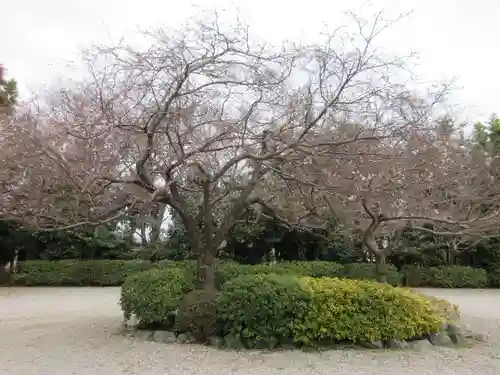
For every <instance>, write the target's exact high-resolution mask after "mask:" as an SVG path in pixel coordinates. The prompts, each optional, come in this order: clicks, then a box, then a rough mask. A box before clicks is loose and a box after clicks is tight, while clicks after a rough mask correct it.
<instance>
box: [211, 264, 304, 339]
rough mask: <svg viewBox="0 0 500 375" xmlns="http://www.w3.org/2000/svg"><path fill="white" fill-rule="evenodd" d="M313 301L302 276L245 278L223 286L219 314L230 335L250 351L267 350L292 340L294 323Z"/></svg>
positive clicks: (248, 276)
mask: <svg viewBox="0 0 500 375" xmlns="http://www.w3.org/2000/svg"><path fill="white" fill-rule="evenodd" d="M309 302H310V295H309V293H308V292H307V290H306V289H305V288H303V287H302V285H301V281H300V278H299V276H296V275H293V274H288V275H277V274H272V273H271V274H254V275H242V276H238V277H236V278H234V279H232V280H229V281H228V282H226V283H225V284H224V285H223V288H222V290H221V294H220V297H219V300H218V311H219V314H220V318H221V319H222V320H223V321H225V322H226V323H227V326H226V328H227V332H225V333H226V334H229V335H234V336H238V337H240V338H241V339H242V340H243V341H244V342H245V344H246V346H247V347H249V348H254V347H262V346H264V347H266V346H272V345H273V343H276V342H279V341H282V340H286V339H289V338H291V337H292V331H293V322H294V321H296V320H301V319H302V318H301V316H300V315H301V314H304V313H305V312H306V310H307V306H308V304H309ZM262 342H264V345H262Z"/></svg>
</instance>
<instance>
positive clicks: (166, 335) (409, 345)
mask: <svg viewBox="0 0 500 375" xmlns="http://www.w3.org/2000/svg"><path fill="white" fill-rule="evenodd" d="M124 329H125V333H126V335H127V336H129V337H134V338H135V339H138V340H143V341H152V342H157V343H165V344H191V343H194V342H195V341H196V340H195V339H194V338H193V337H192V335H190V334H189V333H181V334H176V333H175V332H172V331H165V330H148V329H137V327H136V326H130V325H128V324H125V325H124ZM484 341H486V337H485V336H484V335H481V334H475V333H473V332H471V331H470V330H469V329H467V328H465V327H460V326H458V325H455V324H445V325H444V326H443V329H442V330H441V331H440V332H437V333H431V334H429V335H426V336H423V337H418V338H413V339H410V340H407V341H402V340H389V341H386V342H382V341H369V342H361V343H356V344H353V343H332V344H325V345H319V347H320V348H324V349H411V350H424V349H426V348H432V347H433V346H440V347H448V348H461V347H470V346H472V345H473V344H475V343H478V342H484ZM207 344H208V345H210V346H214V347H218V348H227V349H233V350H241V349H245V346H244V344H243V343H242V341H241V340H240V339H239V338H238V337H232V336H226V337H217V336H214V337H211V338H210V339H209V342H208V343H207ZM279 348H281V349H295V347H294V346H293V345H281V346H280V347H279ZM262 349H266V348H264V347H263V348H262Z"/></svg>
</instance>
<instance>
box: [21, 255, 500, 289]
mask: <svg viewBox="0 0 500 375" xmlns="http://www.w3.org/2000/svg"><path fill="white" fill-rule="evenodd" d="M171 267H175V268H187V269H189V270H190V272H191V271H193V272H194V269H195V267H196V262H195V261H181V262H176V261H161V262H159V263H150V262H147V261H139V260H85V261H79V260H61V261H27V262H23V263H22V264H21V267H20V273H16V274H14V276H13V282H14V284H15V285H26V286H37V285H38V286H58V285H60V286H119V285H122V284H123V282H124V281H125V279H126V277H127V276H128V275H132V274H136V273H138V272H141V271H146V270H149V269H153V268H171ZM259 273H275V274H287V273H294V274H296V275H300V276H312V277H322V276H328V277H346V278H350V279H361V280H376V278H377V277H376V271H375V265H374V264H373V263H352V264H346V265H341V264H338V263H335V262H327V261H310V262H278V263H275V264H259V265H255V266H250V265H244V264H238V263H235V262H222V263H219V264H218V265H217V267H216V284H217V287H218V288H221V287H222V285H224V284H225V283H226V282H227V281H229V280H231V279H233V278H235V277H236V276H239V275H248V274H259ZM403 274H404V279H405V284H406V285H407V286H411V287H425V286H426V287H440V288H481V287H485V286H487V285H489V286H493V287H495V286H500V281H499V280H500V276H499V275H500V271H499V270H492V271H490V272H489V273H486V271H485V270H483V269H476V268H470V267H460V266H454V267H443V268H423V267H417V266H406V267H405V268H404V269H403V270H402V272H398V271H397V269H396V268H395V267H394V266H392V265H389V266H388V270H387V281H388V283H389V284H391V285H395V286H397V285H401V281H402V279H403V277H402V275H403Z"/></svg>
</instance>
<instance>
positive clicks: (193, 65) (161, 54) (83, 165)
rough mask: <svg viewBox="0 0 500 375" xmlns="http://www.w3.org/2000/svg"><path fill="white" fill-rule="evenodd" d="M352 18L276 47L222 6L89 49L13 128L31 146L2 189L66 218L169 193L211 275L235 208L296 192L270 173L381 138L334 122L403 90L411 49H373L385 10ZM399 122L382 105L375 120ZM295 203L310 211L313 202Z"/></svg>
mask: <svg viewBox="0 0 500 375" xmlns="http://www.w3.org/2000/svg"><path fill="white" fill-rule="evenodd" d="M354 20H355V22H354V25H355V27H356V28H357V32H355V33H351V32H350V31H349V29H345V30H344V29H338V30H335V31H334V32H333V33H331V34H329V35H326V36H325V41H324V43H323V44H318V45H307V46H283V47H281V48H275V47H272V46H269V45H267V44H265V43H259V42H257V41H256V40H254V39H252V38H251V37H250V34H249V31H248V29H247V28H246V27H244V26H243V25H241V24H239V23H238V24H236V25H234V27H233V28H232V31H231V32H226V31H225V29H224V28H223V27H221V26H220V24H219V23H218V21H217V19H216V18H215V19H214V20H213V21H212V22H209V23H207V22H205V23H192V24H190V25H188V26H186V28H185V29H183V30H181V31H179V32H172V31H166V30H159V31H156V32H152V33H148V34H146V37H147V38H148V40H150V41H151V44H150V46H149V47H148V48H146V49H142V50H141V49H135V48H132V47H131V46H126V45H119V46H117V47H110V48H108V47H99V48H96V49H95V50H93V51H90V52H88V53H87V54H86V61H87V62H88V67H89V72H90V79H89V80H88V81H86V82H83V83H82V84H81V85H80V86H78V87H75V88H73V89H72V90H65V91H61V92H60V93H58V94H57V95H55V97H54V100H53V102H52V103H51V105H50V106H49V108H44V109H43V111H41V114H38V115H37V116H36V118H35V119H36V121H35V120H34V119H30V121H28V122H29V123H30V124H31V125H32V126H31V127H28V128H26V127H25V126H24V125H21V124H22V123H21V122H19V124H18V125H16V127H15V129H14V130H13V131H12V140H13V142H11V143H10V144H11V145H13V143H16V142H17V143H16V144H17V145H18V147H20V149H18V150H16V149H15V147H14V146H11V147H14V150H11V149H9V151H8V153H9V157H10V159H9V160H10V163H9V164H10V165H11V168H12V171H13V172H12V173H13V174H12V176H11V180H12V179H14V180H17V181H18V183H17V185H16V186H15V187H13V188H11V189H10V191H8V192H3V193H2V194H4V196H8V197H9V198H8V199H9V200H10V202H12V204H11V205H9V207H8V211H10V213H11V214H12V215H17V216H18V217H19V216H24V219H26V218H28V219H32V220H31V221H32V222H34V223H35V224H36V226H38V227H44V228H47V227H48V228H52V229H60V228H74V227H77V226H82V225H96V224H98V223H102V222H103V221H105V220H110V219H114V218H116V217H117V216H118V215H120V214H124V213H126V212H127V210H131V209H132V207H138V206H139V207H145V209H149V208H148V207H150V206H151V204H158V203H160V204H165V205H167V206H169V207H170V208H171V209H173V210H174V211H175V212H176V213H177V214H178V215H179V217H180V218H181V220H182V223H183V225H184V226H185V228H186V230H187V233H188V236H189V238H190V241H191V245H192V248H193V249H194V250H195V252H196V253H197V254H198V262H199V266H200V267H199V271H200V272H199V280H200V281H201V282H203V283H204V285H205V286H206V287H213V286H214V272H213V265H214V259H215V257H216V254H217V251H218V249H219V248H220V247H221V246H222V245H223V243H224V241H225V239H226V238H227V235H228V233H229V232H230V231H231V229H232V228H233V226H234V225H235V224H236V223H237V222H238V220H240V219H241V218H242V217H243V216H244V215H245V212H246V211H247V210H248V209H249V208H250V207H260V211H262V212H263V211H267V210H269V209H272V210H274V209H275V208H276V207H280V206H281V205H283V202H285V201H286V199H287V196H286V194H283V191H278V190H279V189H278V190H273V189H272V188H271V189H270V188H269V185H268V184H266V181H267V180H268V179H272V178H273V176H275V175H276V173H278V174H280V175H283V173H285V172H286V171H285V170H284V168H283V166H285V165H288V164H289V163H295V164H297V160H298V159H299V158H302V157H303V156H304V155H306V154H308V155H314V153H315V152H316V151H320V150H322V151H321V152H324V151H325V150H326V149H332V148H335V147H349V145H351V144H353V145H354V144H364V142H368V141H370V140H374V139H378V137H379V134H376V133H372V134H369V132H365V131H364V130H363V129H362V128H359V127H356V126H354V127H352V128H349V127H348V128H347V130H348V131H342V132H341V131H339V130H338V126H337V124H338V123H339V122H341V123H343V124H344V125H346V126H347V125H349V124H348V123H347V122H345V121H344V122H343V121H342V119H343V118H345V117H346V116H347V117H353V114H357V117H361V116H363V113H365V112H366V111H367V108H370V107H371V106H373V105H376V103H377V102H378V101H380V100H382V99H383V102H384V103H385V104H386V105H387V108H389V105H388V104H389V103H395V102H398V101H399V100H401V98H402V95H403V93H405V92H406V90H405V89H404V88H403V87H402V86H401V85H398V84H396V83H394V82H392V77H398V74H399V73H398V72H400V73H403V69H402V68H403V66H404V62H405V59H403V58H395V59H390V58H388V57H386V56H384V55H383V54H382V53H379V52H378V51H377V50H376V49H375V48H374V40H375V39H376V37H377V36H378V35H379V34H380V33H381V32H382V31H383V30H384V29H385V28H386V27H387V26H388V25H389V24H388V23H386V22H384V21H383V20H382V18H381V15H379V16H378V17H376V19H375V20H374V21H373V22H372V23H369V24H368V23H363V22H361V21H360V20H358V19H356V18H355V19H354ZM396 107H397V106H396ZM391 112H394V110H391ZM354 117H356V116H354ZM393 122H394V121H393V120H392V119H391V116H389V117H388V119H386V118H385V117H380V118H378V119H377V120H376V121H375V123H374V124H373V129H375V128H385V129H388V128H389V127H391V126H392V124H393ZM35 125H36V126H35ZM396 125H397V126H396ZM399 125H400V124H394V126H393V131H396V130H397V128H398V126H399ZM31 129H34V130H31ZM327 131H330V132H331V133H330V134H331V137H330V138H329V139H327V140H325V139H324V138H321V142H319V143H318V136H319V135H322V134H325V133H326V132H327ZM20 139H22V142H21V143H19V140H20ZM26 149H28V150H29V152H26ZM23 154H25V155H27V156H26V157H25V156H22V155H23ZM16 159H17V160H18V163H17V164H16ZM339 162H341V158H340V156H339V158H338V160H337V163H339ZM295 164H294V165H295ZM282 169H283V170H282ZM301 175H302V173H300V174H299V173H296V174H295V176H294V178H295V180H300V176H301ZM48 176H51V177H50V179H49V178H48ZM52 176H54V177H52ZM309 177H310V175H309ZM20 181H23V182H22V183H20ZM23 184H24V185H23ZM21 185H22V186H24V187H22V188H20V186H21ZM16 189H17V190H16ZM13 197H16V201H15V202H14V200H13V199H14V198H13ZM294 202H295V204H296V206H297V207H296V210H297V211H301V210H303V208H302V206H303V203H301V202H306V204H307V202H308V201H307V200H305V201H290V202H289V203H294ZM68 204H69V207H68V206H66V205H68Z"/></svg>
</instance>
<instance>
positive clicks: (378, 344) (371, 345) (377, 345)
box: [359, 341, 384, 349]
mask: <svg viewBox="0 0 500 375" xmlns="http://www.w3.org/2000/svg"><path fill="white" fill-rule="evenodd" d="M359 345H360V346H362V347H363V348H365V349H383V348H384V343H383V342H382V341H362V342H360V343H359Z"/></svg>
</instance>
